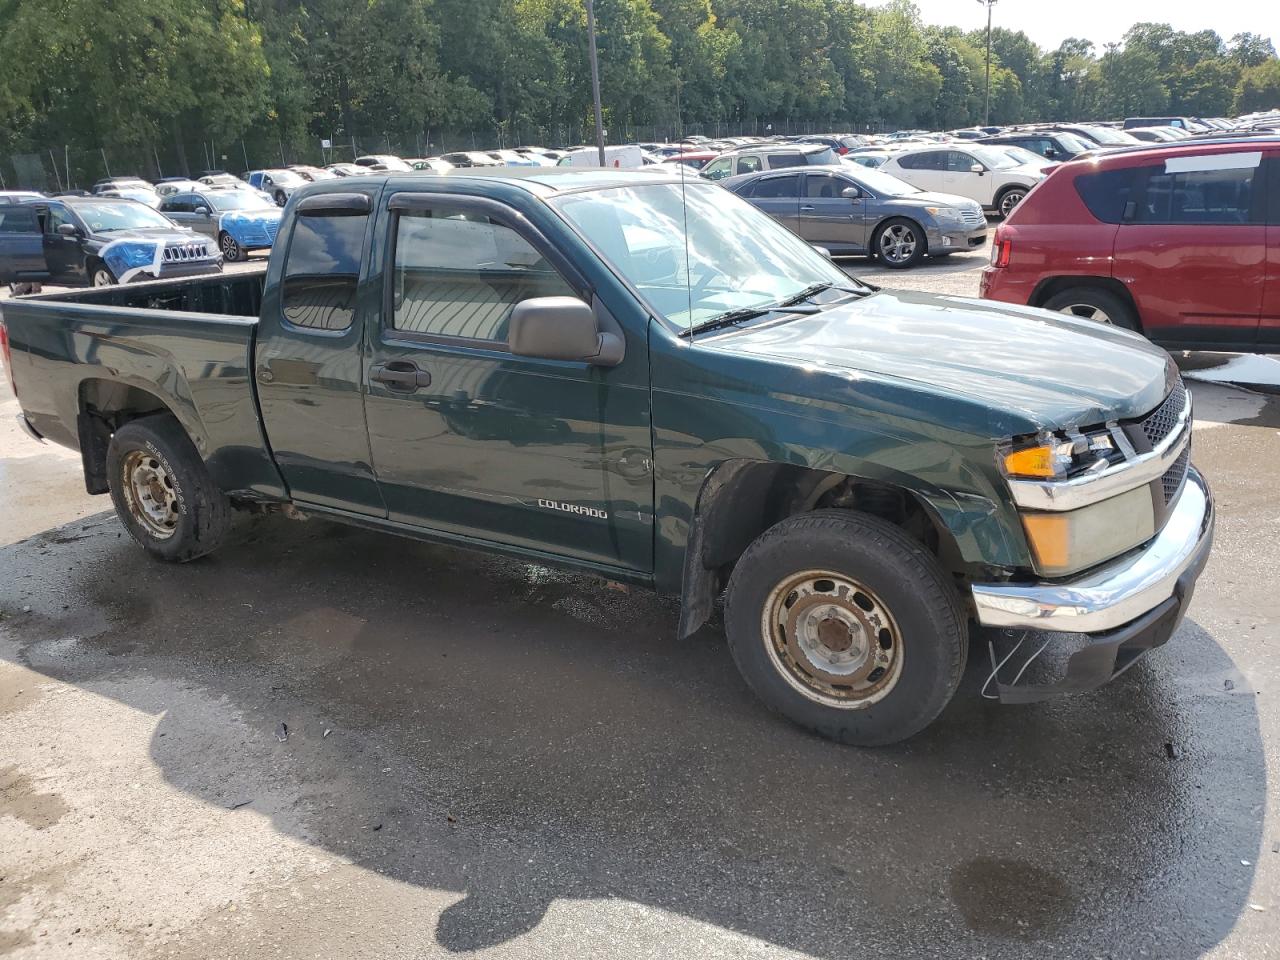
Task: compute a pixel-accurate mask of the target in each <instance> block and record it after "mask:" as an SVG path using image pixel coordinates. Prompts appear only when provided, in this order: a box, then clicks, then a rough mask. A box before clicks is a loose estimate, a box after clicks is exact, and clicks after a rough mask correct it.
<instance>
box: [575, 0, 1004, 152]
mask: <svg viewBox="0 0 1280 960" xmlns="http://www.w3.org/2000/svg"><path fill="white" fill-rule="evenodd" d="M992 2H995V0H992ZM587 46H588V49H589V50H590V52H591V99H592V101H593V105H594V106H595V111H596V148H597V149H598V150H599V151H600V166H602V167H603V166H604V116H603V114H602V112H601V110H600V63H599V61H598V60H597V59H596V5H595V0H587ZM988 46H989V45H988ZM988 59H989V58H988Z"/></svg>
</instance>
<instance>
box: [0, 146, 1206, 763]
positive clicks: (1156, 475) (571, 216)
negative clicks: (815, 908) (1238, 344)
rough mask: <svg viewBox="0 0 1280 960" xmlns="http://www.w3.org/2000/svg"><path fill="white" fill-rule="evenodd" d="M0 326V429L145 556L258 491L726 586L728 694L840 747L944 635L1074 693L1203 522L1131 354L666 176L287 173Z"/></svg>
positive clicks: (1179, 582)
mask: <svg viewBox="0 0 1280 960" xmlns="http://www.w3.org/2000/svg"><path fill="white" fill-rule="evenodd" d="M0 319H2V321H3V326H2V327H0V329H2V330H3V331H4V333H3V335H0V341H3V343H4V351H3V353H4V361H5V365H6V367H7V368H8V370H9V372H10V376H11V378H12V386H13V388H14V390H15V392H16V394H17V397H18V400H19V402H20V405H21V409H22V415H21V424H22V426H23V427H24V429H25V430H26V431H27V432H28V433H29V434H30V435H31V436H32V437H33V438H35V439H37V440H39V439H48V440H50V441H53V442H54V443H59V444H63V445H65V446H68V447H71V448H74V449H78V450H79V451H80V453H81V455H82V458H83V462H84V474H85V482H86V486H87V489H88V490H89V492H90V493H95V494H96V493H110V495H111V498H112V501H113V502H114V505H115V508H116V511H117V513H118V514H119V517H120V520H121V522H122V523H123V524H124V526H125V527H126V528H127V529H128V531H129V533H130V534H131V535H132V536H133V538H134V539H135V540H137V541H138V543H140V544H141V545H142V546H143V547H144V548H145V549H146V550H148V551H150V552H151V553H152V554H154V555H155V556H157V557H160V558H163V559H166V560H176V561H185V560H191V559H193V558H195V557H198V556H200V555H202V554H205V553H207V552H208V551H210V550H213V549H214V548H215V547H217V546H218V543H219V541H220V540H221V539H222V538H223V536H224V534H225V533H226V532H227V530H228V526H229V523H230V520H231V513H232V509H233V508H256V509H268V510H271V509H274V510H280V511H282V512H284V513H285V514H287V515H288V516H290V517H295V518H296V517H308V516H311V517H323V518H328V519H331V520H336V521H341V522H345V523H351V524H356V525H359V526H362V527H367V528H371V529H374V530H380V531H386V532H389V533H396V534H401V535H404V536H410V537H419V538H425V539H429V540H435V541H442V542H445V543H449V544H455V545H458V546H462V547H469V548H473V549H480V550H488V551H501V552H503V553H506V554H510V555H514V556H516V557H520V558H525V559H527V560H529V561H531V562H535V563H549V564H558V565H563V566H568V567H571V568H575V569H577V570H580V571H588V572H591V573H594V574H598V575H600V576H602V577H605V578H608V579H610V580H613V581H623V582H628V583H632V584H639V585H644V586H647V587H651V588H654V589H656V590H658V591H660V592H661V593H664V594H668V595H672V596H675V597H679V599H680V603H681V616H680V623H679V630H680V633H681V634H682V635H685V636H687V635H689V634H692V633H693V632H694V631H695V630H697V629H698V628H699V627H700V626H701V625H702V624H703V623H705V622H706V621H707V620H708V618H709V616H710V615H711V614H712V613H713V611H714V609H715V606H716V603H717V601H718V600H719V599H720V598H721V597H723V604H724V625H725V633H726V634H727V637H728V643H729V647H730V650H731V653H732V656H733V658H734V660H735V661H736V663H737V665H738V667H739V668H740V670H741V672H742V674H743V676H744V677H745V678H746V680H747V682H748V684H749V685H750V686H751V688H752V689H753V690H754V691H755V692H756V693H757V694H758V695H759V696H760V697H761V698H762V699H763V700H764V701H765V702H766V703H767V704H768V705H770V706H771V707H772V708H774V709H775V710H777V711H778V712H780V713H782V714H784V715H785V716H787V717H789V718H791V719H792V720H794V721H796V722H797V723H799V724H802V725H804V726H805V727H808V728H809V729H811V730H814V731H817V732H818V733H821V734H823V735H825V736H828V737H831V738H834V739H837V740H840V741H844V742H847V743H853V744H860V745H876V744H885V743H890V742H893V741H897V740H901V739H903V738H906V737H909V736H911V735H912V734H914V733H916V732H917V731H919V730H921V729H922V728H924V727H925V726H926V725H928V724H929V723H930V722H931V721H933V720H934V719H935V718H936V717H937V716H938V714H939V713H940V712H941V710H942V709H943V707H944V706H945V705H946V704H947V702H948V701H949V699H950V698H951V697H952V695H953V694H954V693H955V691H956V689H957V687H958V685H959V683H960V679H961V674H962V672H963V670H964V667H965V662H966V657H967V655H968V651H969V641H970V624H971V622H976V623H977V624H978V625H980V626H983V627H994V628H1006V629H1008V630H1009V631H1011V633H1010V634H1005V633H1003V632H1002V631H1001V630H995V631H988V633H989V634H994V635H996V636H1000V637H1004V636H1008V637H1009V639H1010V642H1011V641H1012V637H1013V636H1017V635H1018V634H1021V638H1022V640H1025V639H1026V638H1027V637H1028V636H1030V634H1031V633H1033V632H1035V633H1037V638H1036V640H1037V641H1038V640H1039V638H1040V636H1041V635H1043V636H1045V637H1046V639H1045V640H1043V641H1042V642H1041V643H1040V649H1041V650H1042V649H1043V648H1044V646H1045V645H1046V644H1048V643H1049V642H1050V641H1055V642H1057V643H1058V644H1060V645H1068V646H1070V645H1071V644H1074V646H1070V649H1071V650H1072V651H1073V652H1071V653H1070V654H1069V656H1067V657H1065V658H1064V659H1063V660H1062V661H1061V664H1060V666H1061V669H1060V670H1058V671H1057V672H1055V673H1052V674H1051V675H1050V676H1049V677H1048V678H1047V679H1045V681H1044V682H1040V683H1036V684H1029V683H1028V682H1026V680H1027V679H1028V677H1030V676H1036V675H1038V674H1039V673H1040V672H1042V671H1041V667H1043V666H1044V663H1045V661H1044V660H1042V661H1041V663H1040V666H1039V667H1037V670H1036V671H1035V672H1033V673H1032V674H1030V675H1028V674H1027V672H1026V671H1027V667H1028V666H1029V665H1030V664H1031V662H1032V660H1034V658H1035V656H1037V655H1038V654H1039V653H1040V650H1037V651H1036V653H1035V654H1028V653H1026V652H1024V653H1022V654H1021V655H1019V656H1018V658H1017V659H1011V657H1013V655H1014V653H1015V652H1016V651H1017V650H1018V647H1019V646H1021V645H1022V644H1021V640H1019V643H1018V645H1017V646H1015V647H1014V648H1013V650H1012V651H1010V653H1008V654H1006V655H1005V656H1004V658H1003V659H1002V660H1001V661H1000V662H998V663H997V662H996V660H995V657H994V655H993V656H992V661H993V662H992V670H991V673H990V675H989V677H988V682H987V686H986V687H984V693H985V692H986V690H987V689H994V690H996V691H998V696H999V698H1000V699H1002V700H1006V701H1019V700H1022V701H1026V700H1033V699H1038V698H1042V697H1046V696H1051V695H1055V694H1060V693H1066V692H1072V691H1078V690H1085V689H1090V688H1092V687H1095V686H1098V685H1100V684H1102V683H1104V682H1106V681H1107V680H1109V679H1111V678H1112V677H1113V676H1114V675H1116V674H1118V673H1119V672H1120V671H1123V670H1124V669H1125V668H1126V667H1128V666H1129V665H1130V664H1131V663H1132V662H1133V661H1134V660H1135V659H1136V658H1137V657H1138V656H1140V655H1141V654H1143V653H1145V652H1146V651H1148V650H1150V649H1151V648H1153V647H1156V646H1159V645H1161V644H1163V643H1164V642H1166V641H1167V640H1168V639H1169V637H1170V635H1171V634H1172V633H1173V631H1174V629H1175V627H1176V626H1177V625H1178V623H1179V622H1180V620H1181V618H1182V616H1183V614H1184V612H1185V610H1186V607H1187V604H1188V603H1189V601H1190V598H1191V594H1192V589H1193V587H1194V584H1195V581H1196V578H1197V576H1198V575H1199V573H1200V571H1201V569H1202V568H1203V566H1204V563H1205V561H1206V558H1207V555H1208V552H1209V545H1210V542H1211V539H1212V530H1213V504H1212V499H1211V497H1210V494H1209V490H1208V487H1207V485H1206V484H1205V481H1204V480H1203V479H1202V478H1201V476H1200V474H1199V473H1198V472H1197V471H1196V470H1195V469H1194V468H1193V467H1192V466H1191V465H1190V462H1189V454H1190V443H1191V426H1192V424H1191V398H1190V395H1189V394H1188V393H1187V391H1186V390H1185V389H1184V387H1183V385H1182V382H1181V380H1180V378H1179V376H1178V373H1177V370H1176V368H1175V367H1174V365H1173V363H1172V361H1171V359H1170V358H1169V356H1168V355H1167V354H1166V353H1164V352H1163V351H1162V350H1159V349H1157V348H1156V347H1154V346H1152V345H1151V344H1150V343H1148V342H1147V341H1146V340H1144V339H1143V338H1142V337H1141V336H1139V335H1137V334H1134V333H1130V332H1128V331H1125V330H1120V329H1116V328H1114V327H1108V326H1103V325H1099V324H1095V323H1091V322H1089V321H1087V320H1080V319H1077V318H1074V317H1069V316H1065V315H1061V314H1056V313H1049V312H1045V311H1040V310H1035V309H1031V308H1026V307H1019V306H1010V305H1004V304H992V303H984V302H981V301H973V300H967V299H962V298H957V297H933V296H925V295H921V294H915V293H905V292H889V291H887V290H877V289H875V288H873V287H868V286H866V285H864V284H862V283H860V282H858V281H856V280H853V279H851V278H850V277H848V276H847V275H845V274H844V273H843V272H842V271H840V270H839V269H837V268H836V267H835V266H834V265H833V264H832V263H831V262H830V260H829V259H827V258H825V257H823V256H822V255H821V253H820V252H818V251H815V250H814V249H813V248H812V247H810V246H809V245H808V244H806V243H804V241H802V240H801V239H799V238H798V237H796V236H795V235H793V234H791V233H790V232H788V231H787V230H786V229H785V228H784V227H782V226H780V225H779V224H777V223H775V222H774V221H773V220H772V219H770V218H769V217H768V216H767V215H766V214H764V213H761V212H759V211H757V210H755V209H754V208H753V207H752V206H751V205H750V204H748V203H746V202H745V201H743V200H741V199H739V198H738V197H736V196H735V195H733V194H731V193H730V192H728V191H726V190H724V189H722V188H720V187H718V186H716V185H715V184H712V183H708V182H706V181H701V180H699V179H698V178H696V177H688V178H686V177H684V176H681V175H680V174H679V173H678V172H677V173H673V174H666V173H649V172H642V171H616V170H603V171H602V170H595V171H588V170H583V171H573V170H561V169H554V170H547V171H538V170H531V171H513V170H504V171H502V172H501V173H499V174H491V173H486V172H484V171H477V172H474V173H463V172H461V171H459V172H456V173H450V174H446V175H430V176H428V175H424V174H382V175H372V176H370V177H367V178H362V179H361V180H360V182H359V183H355V182H353V181H352V180H339V181H329V182H325V183H316V184H312V185H309V186H307V187H306V188H304V189H302V190H300V191H299V192H298V193H297V194H296V195H295V196H293V197H292V198H290V200H289V204H288V206H287V208H286V211H285V215H284V218H283V221H282V223H281V226H280V232H279V242H278V243H277V245H276V247H275V249H274V251H273V252H272V254H271V257H270V261H269V263H268V264H267V266H266V267H265V269H264V270H262V271H258V272H254V273H244V274H237V275H234V276H232V275H220V276H207V277H197V278H189V279H184V280H178V281H156V282H149V283H140V284H135V285H131V286H128V287H109V288H104V289H98V290H91V291H84V292H75V293H70V294H57V295H44V296H40V297H29V298H19V299H14V300H9V301H7V302H4V303H3V312H2V314H0ZM1035 642H1036V641H1033V642H1032V643H1031V644H1027V647H1028V649H1030V647H1031V646H1032V645H1034V644H1035ZM1055 649H1056V648H1055ZM1046 659H1047V658H1046Z"/></svg>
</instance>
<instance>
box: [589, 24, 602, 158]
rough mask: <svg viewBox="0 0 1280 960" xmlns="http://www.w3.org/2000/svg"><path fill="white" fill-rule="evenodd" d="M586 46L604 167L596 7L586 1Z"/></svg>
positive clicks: (598, 139) (599, 146) (598, 140)
mask: <svg viewBox="0 0 1280 960" xmlns="http://www.w3.org/2000/svg"><path fill="white" fill-rule="evenodd" d="M587 45H588V49H589V50H590V53H591V99H592V101H594V106H595V111H596V148H597V149H598V150H599V151H600V166H602V167H603V166H604V114H603V111H602V110H601V109H600V63H599V61H598V59H597V58H596V5H595V0H587Z"/></svg>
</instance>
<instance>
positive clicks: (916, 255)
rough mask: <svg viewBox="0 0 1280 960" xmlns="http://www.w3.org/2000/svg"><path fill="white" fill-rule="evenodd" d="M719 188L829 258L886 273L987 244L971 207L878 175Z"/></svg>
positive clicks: (740, 181) (983, 221) (806, 171)
mask: <svg viewBox="0 0 1280 960" xmlns="http://www.w3.org/2000/svg"><path fill="white" fill-rule="evenodd" d="M720 185H721V186H722V187H725V188H726V189H728V190H732V191H733V192H734V193H736V194H737V195H738V196H740V197H742V198H744V199H745V200H749V201H750V202H751V203H752V204H753V205H754V206H756V207H759V208H760V209H761V210H763V211H764V212H765V213H767V214H769V215H770V216H771V217H773V218H774V219H775V220H777V221H778V222H779V223H781V224H782V225H783V226H785V227H787V228H788V229H789V230H791V231H792V232H793V233H796V234H798V235H799V236H801V237H803V238H804V239H805V240H808V241H809V242H810V243H812V244H814V245H815V246H819V247H823V248H824V249H826V250H827V251H828V252H830V253H831V254H832V255H833V256H850V255H853V256H859V255H868V256H874V257H878V258H879V259H880V260H881V261H883V262H884V264H885V266H887V267H893V268H904V267H911V266H914V265H915V264H917V263H919V262H920V261H921V260H922V259H923V258H924V257H925V256H932V257H943V256H946V255H947V254H951V253H955V252H956V251H957V250H973V249H976V248H977V247H981V246H982V245H983V244H984V243H985V242H986V239H987V218H986V217H985V216H983V213H982V207H981V206H979V205H978V204H977V203H976V202H975V201H973V200H969V199H967V198H965V197H956V196H949V195H946V194H937V193H925V192H924V191H922V190H919V189H917V188H916V187H913V186H912V185H911V184H909V183H906V182H904V181H902V180H899V179H898V178H897V177H892V176H889V175H888V174H886V173H882V172H881V171H879V170H861V169H859V170H853V169H850V167H849V165H847V164H843V163H842V164H835V165H832V166H815V167H808V166H806V167H800V168H792V169H788V170H766V171H763V172H760V173H748V174H745V175H743V176H737V177H729V178H727V179H725V180H721V181H720Z"/></svg>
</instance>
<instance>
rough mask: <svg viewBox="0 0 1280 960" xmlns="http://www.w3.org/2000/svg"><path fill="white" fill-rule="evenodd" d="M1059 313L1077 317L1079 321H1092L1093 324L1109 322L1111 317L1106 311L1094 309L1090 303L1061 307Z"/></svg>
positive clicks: (1098, 308)
mask: <svg viewBox="0 0 1280 960" xmlns="http://www.w3.org/2000/svg"><path fill="white" fill-rule="evenodd" d="M1059 312H1060V313H1066V314H1070V315H1071V316H1073V317H1079V318H1080V319H1081V320H1092V321H1093V322H1094V323H1110V322H1111V317H1110V315H1108V313H1107V311H1105V310H1103V309H1102V308H1101V307H1095V306H1094V305H1093V304H1092V303H1071V304H1068V305H1067V306H1065V307H1063V308H1062V309H1061V311H1059Z"/></svg>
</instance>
